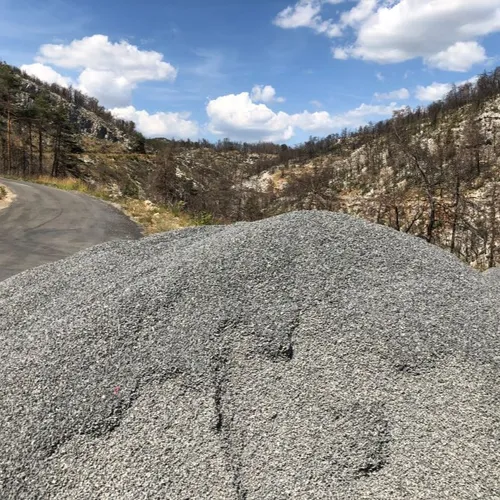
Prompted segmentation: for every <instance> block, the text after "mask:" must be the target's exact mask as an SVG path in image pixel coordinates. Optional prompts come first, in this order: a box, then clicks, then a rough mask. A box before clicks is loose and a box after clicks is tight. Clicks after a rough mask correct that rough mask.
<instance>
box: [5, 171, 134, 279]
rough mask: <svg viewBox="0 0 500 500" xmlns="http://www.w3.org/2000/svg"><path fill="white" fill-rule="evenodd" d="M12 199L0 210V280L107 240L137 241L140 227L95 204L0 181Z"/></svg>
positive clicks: (37, 187) (42, 188)
mask: <svg viewBox="0 0 500 500" xmlns="http://www.w3.org/2000/svg"><path fill="white" fill-rule="evenodd" d="M2 184H4V185H6V186H7V187H8V188H9V189H10V190H11V191H12V192H13V193H14V194H15V195H16V198H15V200H14V201H13V202H12V204H11V206H10V207H9V208H7V209H5V210H2V211H0V281H1V280H4V279H6V278H8V277H9V276H12V275H14V274H17V273H20V272H21V271H25V270H26V269H30V268H32V267H35V266H38V265H41V264H46V263H48V262H53V261H56V260H59V259H62V258H64V257H68V256H69V255H72V254H74V253H76V252H78V251H79V250H82V249H84V248H87V247H90V246H93V245H96V244H98V243H104V242H106V241H111V240H120V239H137V238H139V237H140V236H141V233H140V230H139V227H138V226H137V225H136V224H135V223H133V222H132V221H131V220H129V219H128V218H127V217H126V216H125V215H123V214H121V213H120V212H119V211H118V210H116V209H114V208H112V207H111V206H109V205H107V204H106V203H103V202H101V201H99V200H96V199H94V198H91V197H89V196H85V195H83V194H81V193H73V192H66V191H61V190H58V189H53V188H50V187H46V186H40V185H36V184H30V183H26V182H18V181H10V180H4V179H2Z"/></svg>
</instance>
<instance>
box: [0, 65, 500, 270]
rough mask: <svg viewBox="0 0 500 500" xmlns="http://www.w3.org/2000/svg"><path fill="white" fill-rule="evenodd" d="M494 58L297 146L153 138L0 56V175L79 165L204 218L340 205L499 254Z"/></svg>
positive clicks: (464, 250) (107, 182) (462, 251)
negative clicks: (426, 93)
mask: <svg viewBox="0 0 500 500" xmlns="http://www.w3.org/2000/svg"><path fill="white" fill-rule="evenodd" d="M499 128H500V69H496V70H495V71H492V72H490V73H485V74H483V75H480V76H479V78H478V80H477V82H476V83H474V84H472V83H467V84H465V85H463V86H460V87H455V88H453V89H452V91H451V92H450V93H449V94H448V95H447V96H446V97H445V98H444V99H443V100H442V101H439V102H436V103H433V104H431V105H430V106H428V107H426V108H417V109H414V110H412V109H409V108H407V109H405V110H402V111H399V112H397V113H396V114H395V116H394V117H393V118H392V119H390V120H386V121H383V122H380V123H377V124H374V125H369V126H366V127H362V128H360V129H359V130H357V131H351V132H349V131H347V130H345V131H343V132H342V133H341V134H331V135H329V136H327V137H325V138H321V139H320V138H310V140H309V141H307V142H306V143H304V144H300V145H298V146H295V147H288V146H286V145H275V144H269V143H261V144H247V143H236V142H231V141H229V140H227V139H226V140H224V141H219V142H218V143H217V144H211V143H209V142H208V141H205V140H203V141H198V142H196V141H173V140H167V139H153V140H146V139H144V137H142V136H141V135H140V134H138V133H137V132H136V131H135V127H134V124H133V123H130V122H124V121H122V120H116V119H114V118H113V117H112V115H111V114H110V113H109V112H107V111H106V110H105V109H104V108H102V107H101V106H100V105H99V103H98V102H97V101H96V100H95V99H93V98H89V97H87V96H84V95H83V94H81V93H80V92H78V91H77V90H74V89H64V88H62V87H58V86H57V85H50V86H48V85H46V84H43V83H42V82H40V81H38V80H36V79H33V78H32V77H29V76H28V75H25V74H23V73H22V72H20V71H19V70H17V69H16V68H13V67H10V66H7V65H2V66H0V134H1V137H2V141H1V148H2V149H1V151H0V173H2V172H3V173H9V174H12V175H21V176H24V177H27V176H33V175H42V174H44V175H52V176H55V177H64V176H70V177H76V178H78V179H81V180H83V181H84V182H85V183H86V184H88V185H90V186H96V185H98V186H101V187H103V188H104V189H105V190H106V191H107V192H108V193H109V194H110V195H111V196H115V197H120V196H123V195H125V196H128V197H132V198H137V199H143V200H144V199H146V198H147V199H149V200H152V201H153V202H154V203H155V204H157V205H158V206H164V207H167V208H168V207H169V209H170V210H173V211H174V212H175V213H179V212H186V213H189V214H192V215H193V216H194V217H195V218H196V220H197V221H198V222H199V223H211V222H214V221H218V222H232V221H238V220H250V221H251V220H258V219H262V218H266V217H269V216H273V215H277V214H280V213H283V212H288V211H291V210H297V209H306V210H307V209H323V210H333V211H342V212H347V213H350V214H354V215H357V216H360V217H362V218H364V219H367V220H370V221H373V222H378V223H380V224H384V225H387V226H389V227H392V228H394V229H396V230H398V231H402V232H407V233H410V234H414V235H417V236H419V237H422V238H424V239H426V240H427V241H429V242H431V243H435V244H437V245H439V246H441V247H443V248H446V249H448V250H449V251H450V252H452V253H454V254H456V255H457V256H459V257H460V258H461V259H462V260H464V261H466V262H468V263H470V264H472V265H473V266H474V267H477V268H487V267H493V266H495V265H496V264H497V263H498V262H500V255H499V252H498V245H499V241H498V240H499V237H500V236H499V233H500V231H498V230H497V224H498V214H499V212H500V200H499V197H500V185H499V181H500V170H499V169H500V166H499V160H498V157H499V150H500V145H499V138H498V135H499V133H498V131H499Z"/></svg>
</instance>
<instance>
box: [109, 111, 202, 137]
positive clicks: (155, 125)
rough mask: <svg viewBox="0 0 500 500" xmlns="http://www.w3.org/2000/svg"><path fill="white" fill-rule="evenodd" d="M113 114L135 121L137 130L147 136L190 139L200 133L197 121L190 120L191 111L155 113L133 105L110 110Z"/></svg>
mask: <svg viewBox="0 0 500 500" xmlns="http://www.w3.org/2000/svg"><path fill="white" fill-rule="evenodd" d="M110 111H111V113H112V114H113V116H115V117H116V118H120V119H122V120H128V121H133V122H135V123H136V125H137V130H139V132H142V133H143V134H144V135H145V136H146V137H168V138H171V137H172V138H180V139H188V138H191V139H192V138H195V137H197V136H198V134H199V127H198V124H197V123H196V122H195V121H192V120H189V116H190V115H189V113H161V112H160V113H153V114H149V113H148V112H147V111H140V110H137V109H135V108H134V107H133V106H127V107H125V108H114V109H111V110H110Z"/></svg>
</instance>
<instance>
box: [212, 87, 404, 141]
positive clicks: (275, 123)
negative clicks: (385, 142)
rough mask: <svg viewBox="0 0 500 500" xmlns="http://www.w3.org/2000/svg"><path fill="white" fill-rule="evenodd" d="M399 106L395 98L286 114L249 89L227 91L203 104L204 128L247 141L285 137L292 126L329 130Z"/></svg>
mask: <svg viewBox="0 0 500 500" xmlns="http://www.w3.org/2000/svg"><path fill="white" fill-rule="evenodd" d="M397 109H400V106H398V105H397V104H396V103H395V102H393V103H391V104H389V105H387V106H382V105H378V106H373V105H367V104H362V105H361V106H359V107H358V108H356V109H353V110H350V111H348V112H346V113H342V114H338V115H332V114H330V113H328V112H326V111H316V112H312V113H311V112H309V111H303V112H302V113H295V114H289V113H285V112H282V111H280V112H275V111H273V110H272V109H271V108H270V107H268V106H267V105H265V104H259V103H256V102H255V101H254V100H253V99H252V95H251V94H250V93H249V92H242V93H240V94H229V95H225V96H221V97H218V98H217V99H213V100H211V101H210V102H209V103H208V105H207V109H206V111H207V115H208V118H209V124H208V129H209V130H210V131H211V132H212V133H213V134H216V135H219V136H224V137H232V138H235V139H239V140H248V141H274V142H279V141H287V140H289V139H291V138H292V137H293V136H294V134H295V133H296V129H300V130H302V131H306V132H309V133H331V132H333V131H335V130H339V129H341V128H343V127H357V126H360V125H363V124H365V123H366V122H367V120H368V119H370V118H374V117H389V116H391V115H392V113H393V112H394V111H395V110H397Z"/></svg>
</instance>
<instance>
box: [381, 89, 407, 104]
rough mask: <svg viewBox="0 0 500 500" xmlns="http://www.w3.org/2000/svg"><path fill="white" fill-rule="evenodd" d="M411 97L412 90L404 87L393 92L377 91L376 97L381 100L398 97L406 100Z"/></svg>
mask: <svg viewBox="0 0 500 500" xmlns="http://www.w3.org/2000/svg"><path fill="white" fill-rule="evenodd" d="M409 97H410V91H409V90H408V89H405V88H402V89H399V90H392V91H391V92H383V93H379V92H375V99H378V100H379V101H385V100H391V99H397V100H400V101H401V100H404V99H409Z"/></svg>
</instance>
